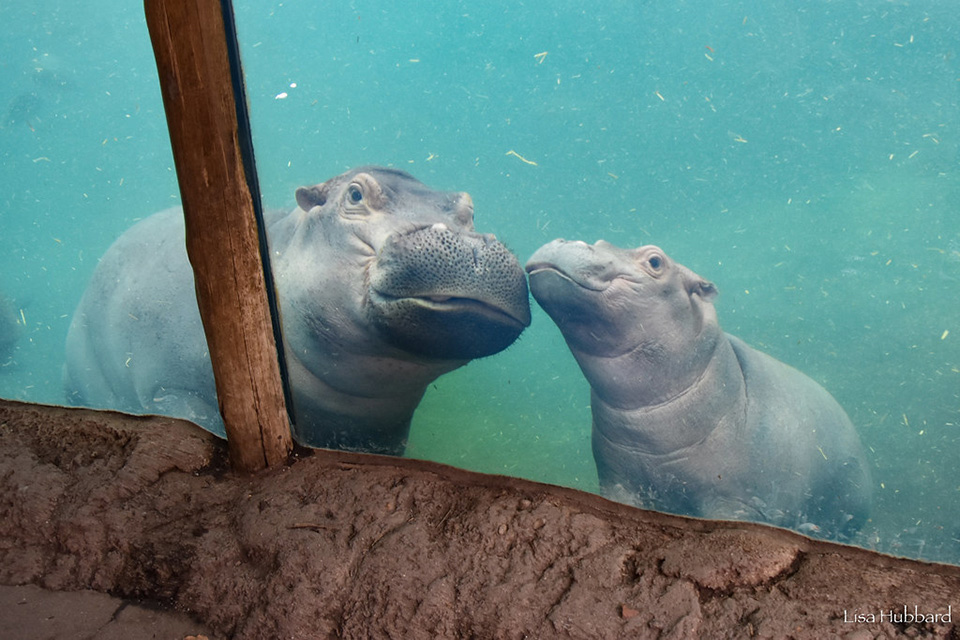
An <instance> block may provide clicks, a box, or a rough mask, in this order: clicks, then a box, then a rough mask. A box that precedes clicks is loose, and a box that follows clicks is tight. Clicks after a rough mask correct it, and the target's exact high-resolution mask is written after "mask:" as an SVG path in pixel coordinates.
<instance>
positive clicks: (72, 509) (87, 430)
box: [0, 401, 960, 639]
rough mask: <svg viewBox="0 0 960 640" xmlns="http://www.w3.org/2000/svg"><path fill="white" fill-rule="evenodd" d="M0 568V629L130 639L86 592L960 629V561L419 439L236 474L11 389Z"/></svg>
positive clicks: (775, 634)
mask: <svg viewBox="0 0 960 640" xmlns="http://www.w3.org/2000/svg"><path fill="white" fill-rule="evenodd" d="M0 584H4V585H11V586H13V585H31V586H29V587H21V588H20V589H19V590H13V591H10V590H2V591H0V635H2V636H3V637H4V638H7V637H9V638H57V639H62V638H88V637H89V638H92V637H126V636H124V635H123V634H122V633H121V632H120V631H117V632H114V631H110V629H111V628H110V627H108V626H105V625H101V627H98V629H102V630H103V632H102V633H101V634H100V635H99V636H98V635H96V633H97V631H96V630H94V632H93V633H92V634H88V635H82V634H83V633H85V632H84V631H83V630H79V627H80V626H81V622H82V617H83V615H85V614H83V611H84V610H85V609H84V607H87V608H90V607H92V606H93V605H91V604H90V603H91V602H92V600H91V598H100V599H106V600H104V601H103V602H102V603H101V604H100V605H98V606H102V607H103V608H105V610H106V613H108V614H109V615H106V614H103V615H106V618H105V619H106V620H107V623H111V624H115V625H117V624H121V623H124V622H125V621H126V620H127V618H125V617H124V616H134V615H138V616H139V615H143V616H146V617H145V618H141V620H152V621H153V622H149V623H148V622H142V624H143V625H148V624H155V625H158V626H155V627H149V626H143V627H141V628H143V629H155V630H156V631H155V632H153V634H152V635H153V637H157V638H183V637H187V636H190V635H199V634H203V635H207V636H209V637H210V638H215V637H220V638H257V639H261V638H311V639H312V638H326V637H330V638H370V637H374V638H386V637H393V638H401V637H402V638H461V637H463V638H472V637H476V638H525V637H531V638H660V637H663V638H689V637H698V636H699V637H710V638H725V637H728V638H745V637H761V638H784V637H791V638H798V639H800V638H824V637H844V638H851V639H860V638H863V639H866V638H875V637H899V636H904V637H912V638H918V637H922V638H927V637H929V638H960V628H958V626H957V623H955V622H953V618H952V613H953V607H957V608H958V611H957V615H958V616H960V568H957V567H951V566H944V565H933V564H924V563H920V562H915V561H910V560H901V559H895V558H890V557H887V556H883V555H880V554H876V553H873V552H870V551H865V550H861V549H856V548H851V547H844V546H841V545H835V544H830V543H826V542H820V541H813V540H809V539H807V538H804V537H802V536H800V535H797V534H794V533H791V532H787V531H781V530H777V529H772V528H769V527H764V526H761V525H754V524H747V523H719V522H712V521H704V520H694V519H688V518H680V517H675V516H668V515H663V514H657V513H650V512H646V511H641V510H638V509H633V508H630V507H627V506H624V505H619V504H615V503H611V502H608V501H606V500H603V499H602V498H600V497H598V496H594V495H590V494H584V493H580V492H577V491H574V490H569V489H563V488H558V487H552V486H547V485H542V484H537V483H533V482H528V481H523V480H517V479H512V478H503V477H498V476H487V475H481V474H476V473H470V472H466V471H461V470H458V469H453V468H450V467H445V466H443V465H438V464H433V463H427V462H421V461H414V460H407V459H396V458H382V457H377V456H364V455H358V454H348V453H339V452H315V453H313V454H312V455H310V454H301V455H300V456H297V457H295V458H294V459H293V460H292V461H291V463H290V464H289V465H287V466H285V467H282V468H279V469H275V470H271V471H268V472H265V473H263V474H260V475H257V476H241V475H237V474H234V473H232V472H230V471H229V470H228V469H227V468H226V464H225V447H224V446H223V444H222V443H221V442H219V441H217V440H216V439H215V438H213V437H212V436H210V435H209V434H207V433H206V432H204V431H202V430H200V429H199V428H197V427H194V426H193V425H191V424H189V423H186V422H181V421H177V420H172V419H167V418H156V417H149V418H136V417H129V416H124V415H120V414H115V413H103V412H94V411H87V410H75V409H63V408H55V407H44V406H38V405H29V404H20V403H14V402H6V401H0ZM51 592H55V593H51ZM63 592H74V593H63ZM91 592H98V593H91ZM104 594H106V595H104ZM107 596H109V598H108V597H107ZM46 598H50V600H49V601H48V600H45V599H46ZM111 607H112V609H111ZM905 608H906V609H905ZM103 615H101V618H99V620H100V621H101V622H102V621H103V620H104V617H103ZM50 616H53V619H54V620H56V621H57V623H58V624H59V623H64V624H63V625H61V626H57V627H56V628H54V625H53V624H52V623H51V620H50ZM150 616H153V618H151V617H150ZM167 616H169V617H167ZM71 621H74V622H75V623H74V624H71ZM44 625H46V626H44ZM163 625H167V626H163ZM183 625H186V626H183ZM86 628H87V627H84V629H86ZM123 628H124V627H117V626H115V627H113V629H121V631H122V629H123ZM108 631H109V632H110V633H117V634H118V635H116V636H109V635H107V632H108ZM71 634H72V635H71ZM131 637H132V636H131ZM140 637H151V635H147V636H140Z"/></svg>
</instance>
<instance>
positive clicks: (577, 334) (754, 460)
mask: <svg viewBox="0 0 960 640" xmlns="http://www.w3.org/2000/svg"><path fill="white" fill-rule="evenodd" d="M526 269H527V271H528V273H529V274H530V289H531V292H532V293H533V296H534V298H535V299H536V300H537V302H538V303H539V304H540V306H541V307H543V309H544V310H545V311H546V312H547V314H549V315H550V317H551V318H552V319H553V320H554V322H555V323H556V324H557V326H558V327H559V328H560V331H561V332H562V333H563V336H564V338H565V339H566V342H567V345H568V346H569V347H570V350H571V351H572V353H573V355H574V356H575V358H576V359H577V362H578V364H579V365H580V368H581V370H582V371H583V373H584V375H585V377H586V378H587V381H588V382H589V383H590V387H591V409H592V413H593V435H592V441H593V454H594V459H595V461H596V465H597V472H598V475H599V480H600V487H601V491H602V492H603V493H604V494H605V495H607V496H608V497H610V498H612V499H616V500H619V501H623V502H629V503H632V504H635V505H637V506H641V507H646V508H655V509H658V510H663V511H669V512H673V513H680V514H685V515H693V516H699V517H707V518H719V519H735V520H740V519H743V520H754V521H760V522H767V523H771V524H774V525H777V526H783V527H788V528H792V529H796V530H798V531H801V532H804V533H808V534H813V535H817V536H820V537H825V538H835V539H848V538H849V536H851V535H852V534H854V533H855V532H856V531H857V529H858V528H859V527H860V526H861V525H862V524H863V522H864V521H865V520H866V518H867V515H868V513H869V509H870V497H871V483H870V477H869V472H868V469H867V464H866V460H865V458H864V456H863V452H862V449H861V445H860V441H859V438H858V436H857V433H856V431H855V429H854V427H853V425H852V424H851V422H850V419H849V418H848V417H847V414H846V413H845V412H844V411H843V409H842V408H841V407H840V405H839V404H838V403H837V402H836V400H834V399H833V397H832V396H831V395H830V394H829V393H828V392H827V391H826V390H825V389H823V388H822V387H821V386H820V385H818V384H817V383H816V382H814V381H813V380H811V379H810V378H808V377H807V376H805V375H804V374H802V373H800V372H799V371H797V370H796V369H793V368H792V367H790V366H788V365H786V364H784V363H782V362H779V361H778V360H775V359H774V358H772V357H770V356H768V355H766V354H764V353H761V352H759V351H757V350H755V349H753V348H751V347H750V346H748V345H747V344H746V343H744V342H743V341H742V340H739V339H738V338H736V337H734V336H731V335H728V334H726V333H724V332H723V331H722V330H721V329H720V326H719V323H718V321H717V316H716V311H715V309H714V307H713V303H712V299H713V298H714V296H715V295H716V288H715V287H714V285H713V284H712V283H710V282H708V281H706V280H704V279H702V278H700V277H699V276H697V275H696V274H694V273H693V272H692V271H690V270H689V269H687V268H686V267H684V266H682V265H680V264H677V263H675V262H673V261H672V260H670V258H669V257H667V256H666V254H665V253H664V252H663V251H662V250H660V249H659V248H658V247H655V246H645V247H640V248H638V249H620V248H618V247H615V246H613V245H611V244H609V243H606V242H603V241H600V242H598V243H596V244H594V245H588V244H586V243H583V242H566V241H563V240H555V241H553V242H551V243H548V244H547V245H544V246H543V247H541V248H540V249H539V250H538V251H537V252H536V253H534V255H533V256H532V257H531V258H530V260H529V262H528V263H527V267H526Z"/></svg>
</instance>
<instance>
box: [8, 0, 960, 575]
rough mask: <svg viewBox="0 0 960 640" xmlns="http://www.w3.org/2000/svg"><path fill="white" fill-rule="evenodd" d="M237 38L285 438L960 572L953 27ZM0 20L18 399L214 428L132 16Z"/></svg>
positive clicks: (821, 25)
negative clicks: (282, 385) (131, 303)
mask: <svg viewBox="0 0 960 640" xmlns="http://www.w3.org/2000/svg"><path fill="white" fill-rule="evenodd" d="M233 13H234V17H235V20H236V24H235V28H236V35H237V38H238V42H239V52H240V59H241V61H242V65H243V72H244V84H245V89H246V97H247V101H248V107H249V115H250V125H251V129H252V134H253V146H254V152H255V157H256V167H257V172H258V173H257V177H256V180H257V182H258V183H259V188H260V193H261V196H262V202H261V203H260V204H261V205H262V208H263V210H264V215H265V219H266V225H267V228H268V232H267V237H268V241H269V253H270V256H271V259H272V271H273V277H274V282H275V285H276V289H277V294H278V298H279V307H280V313H281V317H282V320H283V336H284V340H285V354H286V358H287V367H288V375H289V379H290V380H291V387H292V398H293V407H292V411H293V414H294V418H295V421H294V422H295V424H294V435H295V436H296V437H297V439H299V440H300V441H301V442H306V443H308V444H312V445H316V446H328V447H335V448H341V447H342V448H349V449H362V450H367V451H374V452H386V453H393V454H402V455H405V456H409V457H415V458H422V459H427V460H434V461H438V462H443V463H448V464H451V465H455V466H458V467H462V468H466V469H470V470H474V471H481V472H486V473H497V474H504V475H510V476H516V477H523V478H528V479H532V480H537V481H541V482H548V483H553V484H558V485H563V486H568V487H573V488H577V489H581V490H584V491H589V492H602V493H604V494H605V495H607V496H608V497H611V498H614V499H620V500H622V501H625V502H629V503H636V504H640V505H641V506H647V507H655V508H660V509H665V510H669V511H674V512H678V513H683V514H688V515H699V516H705V517H721V518H745V519H751V520H760V521H765V522H771V523H773V524H778V525H781V526H786V527H788V528H793V529H796V530H799V531H800V532H802V533H806V534H809V535H814V536H817V535H822V536H824V537H828V538H834V539H836V538H839V539H842V540H843V541H849V542H852V543H853V544H856V545H858V546H861V547H865V548H868V549H875V550H878V551H882V552H886V553H892V554H895V555H902V556H907V557H912V558H919V559H925V560H933V561H939V562H948V563H953V564H960V517H958V516H960V471H958V470H957V466H956V465H955V464H954V460H953V458H954V457H955V454H956V451H957V450H958V445H960V343H958V340H960V325H958V318H960V299H958V297H957V296H956V295H954V294H952V293H951V292H953V291H955V290H956V287H957V283H958V282H960V219H958V217H957V216H956V211H957V210H958V208H960V108H958V107H960V105H958V102H960V68H958V63H957V50H956V49H957V46H958V44H957V43H958V42H960V39H958V37H957V36H958V34H960V16H958V15H956V11H955V10H954V8H953V7H952V6H951V5H950V4H948V3H933V4H928V5H925V6H923V7H919V6H913V5H895V4H891V3H881V2H863V3H856V4H851V5H838V4H836V3H831V2H827V1H826V0H824V1H822V2H817V3H815V4H813V5H807V6H805V7H804V9H803V10H801V11H797V9H796V7H794V6H792V5H788V4H786V3H773V4H770V3H767V4H763V5H760V4H753V3H735V2H730V3H719V4H709V5H704V4H702V3H696V2H684V3H679V4H670V5H662V6H661V5H656V4H654V3H607V4H604V5H589V6H587V5H580V4H578V3H564V5H563V6H562V7H552V6H548V5H544V4H543V3H538V4H534V3H526V2H511V3H492V4H491V3H467V2H441V3H439V4H433V5H431V7H430V10H429V11H428V12H427V11H411V10H410V9H409V8H406V7H395V6H392V5H390V4H388V3H378V2H352V3H334V4H323V5H319V6H317V5H312V4H307V5H297V4H290V3H277V4H274V5H260V4H256V3H235V4H234V6H233ZM0 15H3V16H4V18H5V20H4V24H5V25H7V26H5V27H4V29H6V30H7V37H6V38H4V43H3V44H2V45H0V46H2V47H3V48H4V58H3V59H4V60H6V61H8V63H7V64H5V65H3V66H0V73H2V74H3V75H4V78H3V80H4V82H3V83H2V86H3V87H4V101H3V107H4V109H5V115H4V118H3V121H2V123H0V125H2V128H0V135H2V136H3V137H4V144H3V145H2V149H3V150H2V154H3V155H2V162H3V166H4V175H5V176H6V177H7V180H6V183H5V184H6V190H5V198H4V199H5V202H4V204H5V206H4V207H3V208H2V209H0V220H2V229H3V241H2V242H3V246H4V248H5V251H3V252H0V261H2V264H3V273H4V274H5V278H4V280H3V281H2V282H0V365H2V366H0V396H2V397H4V398H11V399H22V400H28V401H33V402H45V403H53V404H63V403H67V402H68V401H77V402H79V403H80V404H85V405H87V404H89V405H92V406H95V407H103V408H117V409H121V410H125V411H133V412H162V413H169V414H171V415H179V416H184V417H189V418H191V419H193V420H194V421H196V422H199V423H200V424H203V425H205V426H207V427H208V428H212V429H217V424H218V420H219V418H218V417H217V413H216V408H217V407H216V403H215V402H211V398H212V397H213V396H212V395H211V391H212V389H211V388H210V385H212V375H211V374H209V372H208V371H207V370H206V369H203V368H202V367H198V366H195V364H194V363H195V360H194V359H195V358H197V357H198V356H204V353H205V349H206V347H205V343H204V342H203V339H202V332H199V324H198V323H199V316H197V315H196V314H195V313H194V312H193V311H192V307H191V308H190V311H189V312H187V313H183V314H171V313H169V311H168V310H169V309H185V308H186V305H187V303H188V302H189V301H191V300H192V297H193V291H192V288H191V287H190V286H189V285H187V286H185V287H179V288H174V287H172V286H169V288H168V289H164V287H167V286H168V285H164V284H163V282H169V280H164V279H163V277H164V274H165V273H166V272H167V271H171V272H172V271H174V270H176V271H177V273H181V274H187V275H189V271H188V270H187V266H188V265H187V264H186V260H185V257H186V256H185V254H183V256H182V258H183V259H182V261H181V262H176V261H174V260H173V259H172V258H170V259H168V258H167V256H173V255H174V254H176V256H180V249H181V245H182V242H181V241H180V237H182V230H179V227H176V225H179V224H180V222H179V221H180V220H181V219H182V217H181V216H180V214H179V212H177V211H173V212H167V213H163V214H160V217H153V218H151V217H150V216H151V215H152V214H155V213H157V212H162V211H164V210H167V209H169V208H170V207H175V206H177V205H179V203H180V202H179V198H178V195H177V187H176V183H175V176H174V171H173V161H172V158H171V155H170V146H169V142H168V138H167V132H166V128H165V124H164V119H163V118H164V116H163V109H162V105H161V103H160V100H159V92H158V91H157V89H158V86H159V83H160V82H161V81H162V79H160V78H158V76H157V74H156V72H155V65H154V60H153V56H152V53H151V51H150V43H149V38H148V35H147V31H146V28H145V23H144V20H143V14H142V10H141V9H140V8H139V7H126V8H124V7H119V8H116V9H114V8H111V9H110V10H109V11H107V10H106V9H104V11H99V12H98V11H90V10H89V9H85V10H82V11H81V10H78V9H73V8H71V7H68V6H66V5H64V6H62V7H61V6H59V4H58V3H55V2H50V3H42V6H35V7H31V8H30V9H27V8H21V7H16V6H9V7H8V6H4V7H3V8H0ZM104 32H106V34H105V33H104ZM105 35H108V36H110V37H104V36H105ZM467 194H468V195H467ZM134 225H138V226H137V227H134ZM131 227H133V228H135V229H139V232H137V233H136V234H135V235H126V236H124V235H123V234H124V232H125V231H126V230H128V229H130V228H131ZM171 230H172V231H171ZM121 237H125V238H126V240H122V241H121V243H122V245H123V246H125V247H126V249H125V252H124V253H122V254H114V257H113V258H111V257H110V256H111V255H112V254H109V253H107V251H108V248H109V247H110V246H111V244H112V243H114V242H115V241H117V239H118V238H121ZM557 239H565V240H566V241H567V242H565V243H560V242H554V241H555V240H557ZM161 240H162V241H163V242H164V243H165V244H164V245H163V246H164V247H166V248H165V249H164V251H169V253H167V254H163V256H164V257H163V259H156V256H159V255H161V254H159V253H158V251H159V250H158V249H156V248H155V245H156V243H158V242H160V241H161ZM598 240H603V241H606V242H607V243H610V244H609V245H607V244H594V243H595V242H597V241H598ZM577 241H583V242H577ZM151 243H154V244H151ZM105 255H106V256H107V257H105V258H104V259H102V260H101V256H105ZM111 260H112V261H111ZM151 260H153V263H151ZM176 260H181V258H180V257H177V258H176ZM98 264H99V267H98ZM524 267H526V273H525V272H524ZM97 269H99V270H101V273H106V276H104V277H103V281H104V282H110V281H113V282H116V281H117V280H118V279H120V278H119V276H123V278H122V279H123V280H124V283H123V285H122V286H123V290H124V291H125V292H126V293H127V294H130V295H133V294H132V293H131V292H135V291H136V287H137V286H139V285H140V284H142V282H140V280H141V279H149V281H150V282H151V283H152V284H151V285H150V287H151V288H150V291H151V292H152V294H153V297H152V298H151V299H150V302H151V304H154V305H155V306H154V307H152V308H153V309H154V310H155V316H151V317H147V316H143V315H140V314H139V312H134V311H132V310H130V309H126V308H121V309H120V312H118V313H119V316H118V317H121V318H123V322H124V323H126V324H124V325H123V326H124V328H122V329H121V328H118V325H116V324H110V325H108V326H107V329H106V330H105V331H103V332H102V333H101V334H99V337H98V336H83V337H80V338H77V337H76V336H75V337H74V338H72V339H70V340H68V333H69V332H70V326H71V322H72V320H73V318H74V316H75V310H76V309H77V308H78V305H80V304H82V303H81V297H82V296H83V294H84V291H85V290H88V291H89V289H88V283H89V282H91V279H93V282H99V281H98V280H97V277H98V276H95V275H94V274H95V270H97ZM105 270H112V271H105ZM527 274H529V276H530V277H529V279H528V278H527ZM134 275H136V277H134ZM128 280H129V282H128ZM187 282H189V280H187ZM528 283H529V287H530V288H531V290H532V293H533V297H531V298H529V300H528V298H527V286H528ZM575 287H579V288H575ZM652 290H653V291H656V292H657V296H658V297H655V298H654V301H655V302H656V304H655V303H654V302H651V301H650V299H649V298H644V297H643V296H649V295H650V291H652ZM583 291H586V292H587V293H583ZM590 292H592V293H590ZM598 292H599V293H598ZM161 294H162V295H161ZM89 295H92V294H89ZM581 295H583V296H584V297H583V298H582V300H586V302H581V298H580V297H578V296H581ZM138 296H139V294H136V295H134V297H133V299H134V300H135V301H136V302H137V304H140V302H142V300H143V298H142V297H138ZM590 296H593V297H590ZM126 299H128V300H130V299H131V298H129V297H128V298H126ZM663 300H667V301H672V302H667V303H662V302H661V301H663ZM678 301H680V302H678ZM528 303H529V306H527V304H528ZM631 305H632V306H631ZM664 305H666V306H664ZM137 308H138V309H139V308H141V307H137ZM622 309H628V310H629V313H628V314H626V315H624V314H623V313H618V311H619V310H622ZM108 310H111V312H116V309H111V308H110V307H109V305H107V304H105V303H104V301H103V300H94V301H93V302H91V303H89V307H88V308H87V309H86V311H85V312H84V313H85V314H86V315H85V317H88V318H94V319H95V318H98V317H103V316H101V314H104V315H105V314H106V312H107V311H108ZM171 317H172V318H174V319H175V322H174V324H173V329H172V332H173V335H175V336H177V340H175V341H174V342H172V343H171V342H166V341H163V340H158V339H157V336H159V335H163V333H164V331H168V330H170V328H169V324H167V323H169V322H170V318H171ZM151 318H160V319H162V322H163V323H164V326H166V327H167V328H166V329H163V330H159V329H156V327H157V326H159V325H152V326H151V328H150V330H148V331H146V332H143V331H137V330H136V327H137V326H141V327H142V326H143V325H144V324H146V323H147V322H150V321H151ZM159 321H160V320H158V322H159ZM94 324H96V323H95V322H94ZM641 329H642V332H641ZM638 332H639V333H638ZM729 336H736V338H730V337H729ZM188 338H189V339H188ZM741 341H742V342H741ZM64 345H67V346H66V350H65V346H64ZM746 345H749V347H748V346H746ZM143 349H147V350H148V351H147V352H144V351H142V350H143ZM111 350H112V351H111ZM108 351H110V352H111V353H112V354H113V355H111V356H110V358H109V359H108V358H106V357H105V356H104V354H105V353H107V352H108ZM143 353H150V354H153V355H151V356H150V357H148V358H141V357H140V355H142V354H143ZM761 353H762V354H766V355H760V354H761ZM118 354H119V355H118ZM138 354H139V355H138ZM71 358H73V359H75V360H80V361H82V362H84V363H87V364H84V365H83V366H82V367H81V368H80V369H79V371H81V373H80V374H76V373H74V374H71V365H70V364H69V362H70V359H71ZM201 359H202V358H201ZM108 360H109V362H110V363H112V365H111V367H112V370H111V372H110V375H111V376H120V378H123V377H124V376H125V375H126V374H127V373H128V372H129V370H130V369H131V367H136V366H138V365H139V364H140V363H141V362H143V361H147V362H149V364H150V365H151V366H152V367H154V368H156V369H160V370H161V373H164V372H166V373H169V372H170V371H172V370H175V371H177V373H176V375H175V376H173V378H175V380H176V382H178V383H180V384H182V386H183V388H182V389H181V388H176V387H174V386H173V385H172V384H166V385H163V386H162V388H161V389H159V390H158V389H153V390H152V391H151V393H149V394H146V395H144V394H143V393H138V392H124V391H120V390H118V389H117V388H116V386H115V385H109V384H107V385H106V387H110V391H109V393H108V392H104V391H103V389H104V388H106V387H104V384H105V383H100V382H98V380H97V379H96V377H95V376H94V375H92V374H91V373H90V371H92V368H91V367H92V366H93V365H92V364H91V363H97V364H98V366H99V365H102V364H103V363H105V362H107V361H108ZM65 363H68V366H67V375H66V380H67V384H68V389H67V391H70V388H69V385H70V380H71V375H73V378H74V379H79V380H81V383H75V384H74V388H73V395H74V397H73V398H70V397H68V396H66V395H65V392H64V387H63V380H64V376H63V373H62V371H63V369H64V364H65ZM184 363H189V366H186V365H184ZM697 363H705V364H702V366H701V365H698V364H697ZM178 366H181V367H182V371H181V370H179V369H176V367H178ZM74 371H77V369H76V368H74ZM797 372H802V374H803V375H801V374H798V373H797ZM79 384H82V385H86V389H88V390H89V391H87V393H89V394H96V393H100V395H91V396H90V397H95V398H97V399H96V400H93V401H88V400H87V399H86V398H85V397H84V394H83V393H78V392H77V390H76V388H77V386H78V385H79ZM98 384H100V385H101V387H100V388H99V389H98V388H97V385H98ZM711 385H713V386H711ZM732 390H735V391H736V393H734V392H733V391H732ZM111 394H112V395H111ZM828 394H829V395H828ZM421 396H422V397H421ZM831 396H832V398H834V399H835V400H836V403H837V404H836V405H834V404H832V403H833V400H832V399H830V398H831ZM111 398H121V400H117V401H113V400H111ZM138 403H139V404H138ZM840 408H842V409H840ZM411 415H412V420H411ZM718 416H719V419H717V420H714V421H713V422H710V421H711V420H713V419H714V418H717V417H718ZM846 416H848V417H849V423H847V422H846ZM408 423H409V425H408ZM707 423H710V424H709V425H707V426H704V425H705V424H707ZM718 423H719V424H720V427H717V426H716V424H718ZM330 425H336V426H335V427H334V428H332V429H331V428H330ZM824 425H829V426H824ZM717 429H719V430H717ZM725 430H726V431H725ZM358 434H359V435H358ZM729 434H734V435H729ZM838 434H839V435H838ZM822 514H830V518H827V520H829V521H830V523H829V524H824V523H823V522H824V521H821V520H820V516H821V515H822ZM824 518H826V516H824ZM848 524H850V527H849V528H846V527H847V525H848Z"/></svg>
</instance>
